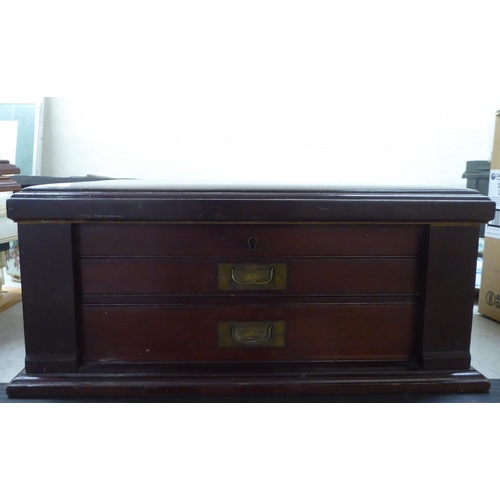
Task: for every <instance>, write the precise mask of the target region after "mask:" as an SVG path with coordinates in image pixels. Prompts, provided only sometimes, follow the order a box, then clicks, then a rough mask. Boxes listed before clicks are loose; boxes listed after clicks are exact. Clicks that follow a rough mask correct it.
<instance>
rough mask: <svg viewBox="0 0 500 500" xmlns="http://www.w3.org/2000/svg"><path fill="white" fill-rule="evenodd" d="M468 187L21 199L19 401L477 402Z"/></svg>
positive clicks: (12, 204) (140, 191)
mask: <svg viewBox="0 0 500 500" xmlns="http://www.w3.org/2000/svg"><path fill="white" fill-rule="evenodd" d="M494 207H495V205H494V203H493V202H491V201H490V200H489V199H488V198H487V197H485V196H483V195H481V194H479V193H478V192H476V191H472V190H466V189H463V190H456V189H455V190H438V189H422V190H418V189H338V190H322V191H321V190H258V189H248V190H243V189H240V190H228V189H225V190H223V189H220V190H216V189H198V190H197V189H194V188H190V189H189V190H187V189H173V188H172V187H169V186H168V185H167V184H159V183H151V182H146V181H142V182H139V181H119V182H118V181H102V182H88V183H87V182H83V183H75V184H58V185H50V186H47V185H45V186H39V187H33V188H29V189H25V190H23V191H21V192H19V193H17V194H15V195H14V197H13V198H12V199H11V200H10V201H9V205H8V215H9V216H10V218H12V219H13V220H15V221H16V222H18V223H19V244H20V253H21V272H22V285H23V308H24V328H25V341H26V365H25V370H24V371H23V372H22V373H21V374H20V375H19V376H18V377H16V378H15V379H14V380H13V381H12V382H11V384H10V385H9V386H8V388H7V392H8V394H9V395H10V396H11V397H47V396H51V397H55V396H141V397H142V396H170V395H175V396H178V395H219V396H220V395H223V396H230V395H243V396H244V395H285V394H286V395H300V394H331V393H344V392H357V393H371V392H415V391H420V392H423V391H424V392H436V391H439V392H462V391H470V392H478V391H487V390H488V388H489V382H488V381H487V380H486V379H485V378H484V377H483V376H482V375H481V374H479V373H478V372H477V371H475V370H474V369H473V368H471V366H470V353H469V346H470V334H471V323H472V313H473V303H474V282H475V265H476V257H477V244H478V234H479V226H480V224H483V223H485V222H487V221H489V220H490V219H491V218H492V217H493V214H494Z"/></svg>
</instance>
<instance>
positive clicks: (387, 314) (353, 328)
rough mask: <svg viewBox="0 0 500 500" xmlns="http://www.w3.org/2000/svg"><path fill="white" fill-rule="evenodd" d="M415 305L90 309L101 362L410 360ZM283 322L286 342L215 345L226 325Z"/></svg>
mask: <svg viewBox="0 0 500 500" xmlns="http://www.w3.org/2000/svg"><path fill="white" fill-rule="evenodd" d="M416 314H417V307H416V305H415V304H401V305H387V304H384V305H381V304H377V305H338V306H330V307H317V306H312V307H260V308H250V307H248V308H236V309H235V308H229V307H220V308H204V309H202V308H200V309H193V308H186V309H183V308H159V307H156V308H155V307H150V308H133V307H129V308H124V307H84V308H83V311H82V317H83V341H82V354H83V359H84V361H86V362H96V361H132V362H134V361H135V362H144V361H184V362H189V361H294V360H318V361H320V360H351V361H353V360H354V361H355V360H380V359H383V360H394V361H396V360H399V361H400V360H408V361H409V360H410V359H411V357H412V355H413V352H414V344H415V334H416V331H415V330H416V327H415V316H416ZM244 321H249V322H250V321H269V322H272V321H285V322H286V333H285V344H286V346H285V347H241V348H231V349H229V348H219V347H217V332H218V324H219V323H220V322H244Z"/></svg>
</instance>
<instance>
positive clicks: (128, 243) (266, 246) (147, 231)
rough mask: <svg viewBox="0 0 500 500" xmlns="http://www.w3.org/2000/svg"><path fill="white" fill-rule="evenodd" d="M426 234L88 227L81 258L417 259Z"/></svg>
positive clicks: (416, 230)
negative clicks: (270, 257) (396, 257)
mask: <svg viewBox="0 0 500 500" xmlns="http://www.w3.org/2000/svg"><path fill="white" fill-rule="evenodd" d="M423 231H424V229H423V227H422V226H420V225H410V224H409V225H394V224H375V225H371V224H267V225H263V224H187V225H182V224H180V225H175V224H109V223H108V224H82V225H80V226H79V228H78V245H79V248H78V250H79V254H80V255H81V256H143V257H144V256H180V257H188V256H189V257H208V256H212V257H231V258H236V257H247V258H248V257H253V258H260V257H269V256H274V257H279V258H283V257H293V256H327V257H328V256H415V255H418V254H419V253H420V247H421V244H422V241H421V240H422V234H423ZM251 240H252V241H254V245H252V244H251ZM252 246H253V249H252Z"/></svg>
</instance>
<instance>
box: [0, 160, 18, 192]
mask: <svg viewBox="0 0 500 500" xmlns="http://www.w3.org/2000/svg"><path fill="white" fill-rule="evenodd" d="M20 172H21V170H19V169H18V168H17V167H16V166H15V165H12V163H10V162H9V161H8V160H0V192H1V191H14V192H15V191H19V190H20V189H21V186H20V185H19V184H18V183H17V182H16V181H15V180H14V179H13V178H12V177H11V175H12V174H19V173H20Z"/></svg>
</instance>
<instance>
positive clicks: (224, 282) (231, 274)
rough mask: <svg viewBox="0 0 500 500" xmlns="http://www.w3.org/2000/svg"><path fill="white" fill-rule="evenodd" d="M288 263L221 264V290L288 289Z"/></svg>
mask: <svg viewBox="0 0 500 500" xmlns="http://www.w3.org/2000/svg"><path fill="white" fill-rule="evenodd" d="M287 272H288V268H287V265H286V264H254V263H252V264H249V263H243V264H219V290H286V286H287Z"/></svg>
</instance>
